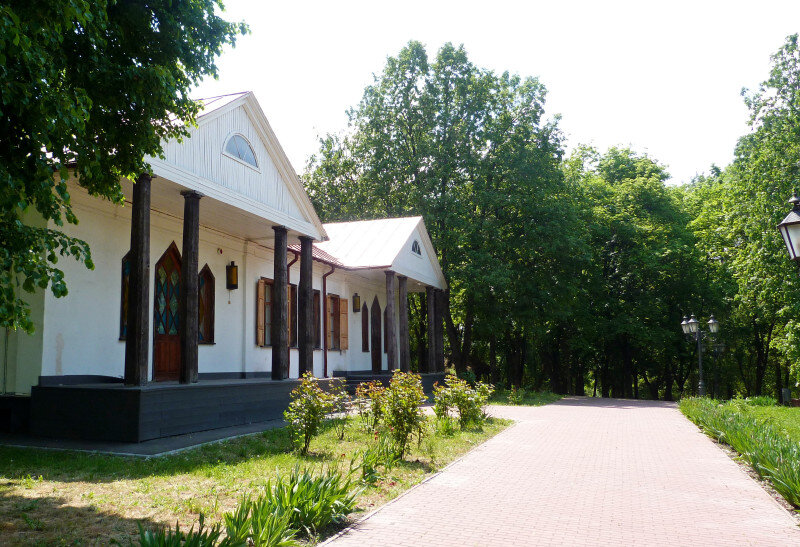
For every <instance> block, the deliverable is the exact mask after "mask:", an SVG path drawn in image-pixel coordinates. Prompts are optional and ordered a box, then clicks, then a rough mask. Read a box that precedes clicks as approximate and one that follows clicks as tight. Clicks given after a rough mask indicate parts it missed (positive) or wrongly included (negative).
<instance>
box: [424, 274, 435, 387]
mask: <svg viewBox="0 0 800 547" xmlns="http://www.w3.org/2000/svg"><path fill="white" fill-rule="evenodd" d="M425 302H426V303H427V304H428V306H427V308H428V309H427V319H428V353H427V357H428V358H427V359H426V360H425V366H424V370H423V372H436V341H435V340H436V330H435V328H434V326H435V325H436V289H434V288H433V287H425Z"/></svg>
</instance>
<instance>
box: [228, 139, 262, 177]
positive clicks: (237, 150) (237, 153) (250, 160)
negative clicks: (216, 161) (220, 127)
mask: <svg viewBox="0 0 800 547" xmlns="http://www.w3.org/2000/svg"><path fill="white" fill-rule="evenodd" d="M225 153H226V154H227V155H229V156H231V157H232V158H236V159H238V160H241V161H243V162H244V163H246V164H248V165H251V166H253V167H255V168H256V169H257V168H258V162H257V161H256V154H255V152H253V147H252V146H250V143H249V142H247V139H245V138H244V137H243V136H242V135H240V134H238V133H237V134H235V135H231V138H229V139H228V142H227V143H226V144H225Z"/></svg>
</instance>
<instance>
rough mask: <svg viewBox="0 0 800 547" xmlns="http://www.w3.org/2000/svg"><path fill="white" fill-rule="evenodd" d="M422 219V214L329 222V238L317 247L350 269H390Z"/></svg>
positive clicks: (326, 226) (327, 230)
mask: <svg viewBox="0 0 800 547" xmlns="http://www.w3.org/2000/svg"><path fill="white" fill-rule="evenodd" d="M420 222H422V217H406V218H382V219H378V220H357V221H354V222H333V223H328V224H324V225H323V226H324V227H325V231H326V232H327V233H328V237H329V239H328V241H325V242H322V243H317V244H315V245H314V246H315V247H318V248H319V249H322V250H323V251H325V252H327V253H328V254H330V255H333V256H335V257H336V258H338V259H339V261H340V262H341V263H342V264H343V265H344V266H345V267H347V268H388V267H389V266H391V265H392V263H393V262H394V260H395V258H397V255H398V254H400V251H401V250H402V249H403V247H404V246H405V244H406V242H407V241H408V239H409V238H410V237H411V234H412V233H413V232H414V228H416V227H417V226H418V225H419V223H420Z"/></svg>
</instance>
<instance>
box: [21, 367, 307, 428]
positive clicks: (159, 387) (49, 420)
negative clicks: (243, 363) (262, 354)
mask: <svg viewBox="0 0 800 547" xmlns="http://www.w3.org/2000/svg"><path fill="white" fill-rule="evenodd" d="M296 385H297V382H296V381H293V380H284V381H271V380H260V379H249V380H228V381H224V380H208V381H205V382H200V383H197V384H188V385H187V384H177V383H159V384H149V385H146V386H142V387H125V386H124V385H120V384H95V385H79V386H69V385H59V386H35V387H34V388H33V390H32V394H31V413H30V424H31V427H30V432H31V433H32V434H34V435H38V436H42V437H51V438H70V439H86V440H101V441H122V442H142V441H146V440H150V439H156V438H160V437H168V436H172V435H181V434H184V433H194V432H198V431H206V430H210V429H218V428H222V427H230V426H236V425H245V424H250V423H255V422H264V421H268V420H276V419H281V418H283V411H284V410H285V409H286V407H287V405H288V404H289V393H290V392H291V390H292V389H294V387H295V386H296Z"/></svg>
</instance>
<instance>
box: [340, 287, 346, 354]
mask: <svg viewBox="0 0 800 547" xmlns="http://www.w3.org/2000/svg"><path fill="white" fill-rule="evenodd" d="M347 332H348V323H347V299H346V298H340V299H339V349H340V350H345V349H347V347H348V346H347V342H348V340H347Z"/></svg>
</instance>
